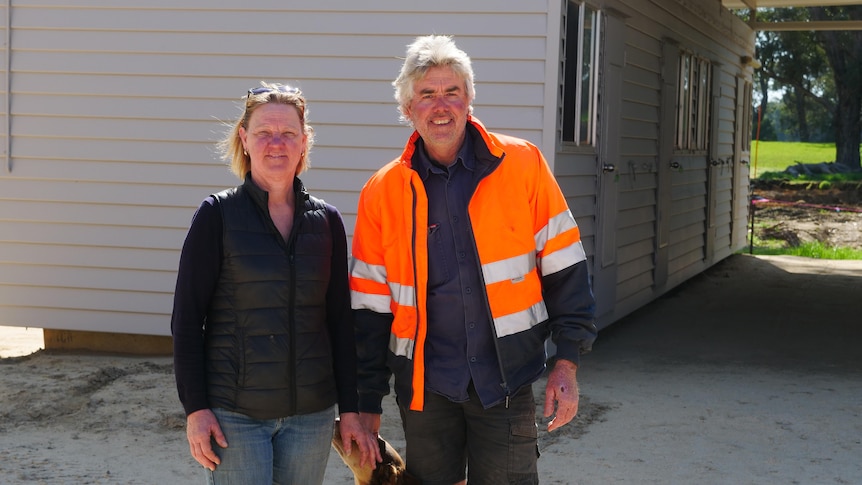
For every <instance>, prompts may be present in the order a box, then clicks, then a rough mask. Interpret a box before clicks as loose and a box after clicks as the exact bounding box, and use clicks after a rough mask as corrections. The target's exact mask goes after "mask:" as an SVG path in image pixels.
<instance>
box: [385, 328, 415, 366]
mask: <svg viewBox="0 0 862 485" xmlns="http://www.w3.org/2000/svg"><path fill="white" fill-rule="evenodd" d="M389 351H390V352H392V353H393V354H395V355H398V356H400V357H407V358H408V359H410V360H413V339H409V338H398V337H396V336H395V334H394V333H390V334H389Z"/></svg>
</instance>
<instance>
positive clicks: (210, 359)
mask: <svg viewBox="0 0 862 485" xmlns="http://www.w3.org/2000/svg"><path fill="white" fill-rule="evenodd" d="M294 188H295V192H296V194H297V201H296V214H295V216H294V222H293V228H292V230H291V234H290V237H289V240H288V241H284V240H283V239H282V237H281V235H280V234H279V232H278V230H277V229H276V227H275V225H274V224H273V223H272V220H271V219H270V218H269V212H268V210H267V194H266V192H264V191H263V190H261V189H260V188H258V187H257V186H256V185H255V184H254V183H253V182H252V181H251V177H250V176H249V177H247V178H246V181H245V183H244V184H243V185H241V186H239V187H236V188H233V189H229V190H225V191H223V192H219V193H218V194H215V195H214V197H215V198H216V200H217V201H218V205H219V208H220V209H221V214H222V219H223V224H224V232H223V251H222V265H221V271H220V274H219V281H218V285H217V286H216V290H215V293H214V294H213V298H212V300H211V304H210V310H209V314H208V316H207V323H206V359H207V389H208V396H209V400H210V405H211V407H214V408H217V407H220V408H225V409H228V410H231V411H235V412H238V413H242V414H245V415H247V416H250V417H253V418H256V419H272V418H278V417H285V416H292V415H295V414H306V413H311V412H316V411H321V410H323V409H325V408H327V407H329V406H332V405H333V404H335V402H336V398H337V394H336V388H335V378H334V373H333V363H332V345H331V343H330V335H329V331H328V327H327V325H326V290H327V287H328V284H329V273H330V265H331V253H332V232H331V230H330V227H329V220H328V218H327V215H326V208H325V206H324V204H323V202H322V201H321V200H319V199H316V198H314V197H311V196H310V195H308V192H306V191H305V188H304V187H303V186H302V183H301V182H300V181H299V179H296V181H295V183H294Z"/></svg>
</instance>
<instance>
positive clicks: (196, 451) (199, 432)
mask: <svg viewBox="0 0 862 485" xmlns="http://www.w3.org/2000/svg"><path fill="white" fill-rule="evenodd" d="M186 436H187V437H188V439H189V448H190V449H191V451H192V456H193V457H194V458H195V460H197V462H198V463H200V464H201V465H202V466H203V467H204V468H206V469H208V470H210V471H215V469H216V466H217V465H218V464H219V463H221V460H220V459H219V457H218V455H217V454H216V453H215V451H213V447H212V439H215V441H216V443H217V444H218V445H219V446H221V447H222V448H227V440H226V439H225V437H224V434H223V433H222V431H221V426H219V424H218V420H217V419H216V417H215V414H213V412H212V411H210V410H209V409H201V410H198V411H195V412H193V413H191V414H189V416H188V418H187V419H186Z"/></svg>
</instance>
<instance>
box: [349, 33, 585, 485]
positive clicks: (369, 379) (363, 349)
mask: <svg viewBox="0 0 862 485" xmlns="http://www.w3.org/2000/svg"><path fill="white" fill-rule="evenodd" d="M393 86H394V87H395V99H396V100H397V101H398V104H399V109H400V111H401V115H402V120H403V121H406V122H407V123H409V124H410V125H411V126H413V128H414V129H415V131H414V133H413V135H412V136H411V137H410V139H409V140H408V142H407V145H406V147H405V148H404V151H403V153H402V154H401V156H400V157H398V158H397V159H395V160H393V161H392V162H390V163H389V164H387V165H386V166H384V167H383V168H382V169H380V170H379V171H378V172H377V173H376V174H375V175H374V176H373V177H372V178H371V179H370V180H369V181H368V183H366V185H365V187H363V189H362V193H361V195H360V199H359V210H358V216H357V221H356V228H355V232H354V237H353V261H352V266H351V275H350V286H351V298H352V306H353V308H354V310H355V325H356V338H357V347H358V349H357V350H358V351H357V354H358V366H359V370H358V372H359V396H360V405H359V407H360V416H361V419H362V420H363V422H364V424H365V425H366V429H369V430H372V431H377V430H379V428H380V415H381V413H382V408H381V400H382V398H383V396H384V395H386V394H387V393H388V392H389V378H390V376H391V375H392V374H393V373H394V374H395V391H396V394H397V397H398V404H399V407H400V411H401V418H402V424H403V426H404V432H405V437H406V440H407V471H408V473H409V474H410V475H411V476H412V477H414V478H417V479H419V480H421V482H422V483H423V484H446V485H448V484H453V483H464V481H465V479H467V478H469V481H470V483H471V485H472V484H480V485H481V484H503V483H518V484H525V483H538V472H537V458H538V447H537V436H538V434H537V428H536V418H535V415H536V403H535V400H534V397H533V390H532V383H533V382H535V381H536V380H537V379H538V378H539V376H541V375H542V373H543V372H544V370H545V362H546V355H545V350H544V349H545V346H544V344H545V340H546V339H547V338H548V337H551V338H552V339H553V341H554V342H555V343H556V346H557V355H556V357H557V359H556V363H555V365H554V367H553V369H552V371H551V373H550V375H549V377H548V384H547V386H546V388H545V401H544V414H545V416H551V415H553V416H554V419H553V420H551V422H550V424H549V425H548V429H549V430H551V431H552V430H554V429H557V428H559V427H560V426H563V425H565V424H566V423H568V422H569V421H571V419H572V418H573V417H574V416H575V414H576V413H577V408H578V385H577V378H576V372H577V368H578V362H579V355H580V354H581V353H582V352H585V351H588V350H589V349H590V347H591V345H592V342H593V340H595V337H596V327H595V323H594V300H593V294H592V290H591V288H590V281H589V275H588V271H587V262H586V256H585V254H584V248H583V245H582V243H581V240H580V232H579V229H578V225H577V224H576V223H575V220H574V219H573V218H572V214H571V212H570V211H569V208H568V206H567V205H566V200H565V198H564V196H563V194H562V192H561V191H560V188H559V186H558V185H557V182H556V180H555V179H554V176H553V174H552V173H551V171H550V169H549V167H548V164H547V162H546V161H545V158H544V157H543V156H542V154H541V152H540V151H539V149H538V148H537V147H536V146H535V145H533V144H531V143H529V142H527V141H525V140H521V139H518V138H514V137H510V136H505V135H501V134H496V133H491V132H488V131H487V130H486V129H485V127H484V126H483V125H482V123H480V122H479V120H478V119H476V118H474V117H473V116H472V111H473V107H472V103H473V99H474V98H475V89H474V85H473V68H472V66H471V62H470V58H469V57H468V56H467V54H466V53H464V52H463V51H461V50H460V49H458V48H457V47H456V46H455V44H454V42H453V41H452V39H451V38H450V37H448V36H438V35H432V36H425V37H419V38H417V39H416V40H415V42H414V43H413V44H411V45H410V46H409V47H408V50H407V57H406V59H405V61H404V65H403V66H402V69H401V73H400V75H399V76H398V78H397V79H396V80H395V81H394V82H393ZM468 471H469V477H468V476H467V473H468Z"/></svg>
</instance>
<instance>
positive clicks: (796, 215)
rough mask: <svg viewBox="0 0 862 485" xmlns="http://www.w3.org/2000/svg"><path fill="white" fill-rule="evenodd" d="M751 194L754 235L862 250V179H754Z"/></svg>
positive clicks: (776, 240)
mask: <svg viewBox="0 0 862 485" xmlns="http://www.w3.org/2000/svg"><path fill="white" fill-rule="evenodd" d="M751 194H752V201H753V203H752V214H753V216H754V235H755V237H756V238H758V239H760V240H761V241H764V243H770V244H773V245H776V244H777V245H780V246H783V247H794V246H799V245H801V244H804V243H808V242H815V241H817V242H820V243H822V244H823V245H824V246H828V247H834V248H853V249H860V250H862V183H859V182H854V183H831V184H828V185H825V184H824V185H823V186H821V185H819V184H817V183H815V182H812V183H810V184H805V183H788V182H782V181H761V180H753V181H752V182H751Z"/></svg>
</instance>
